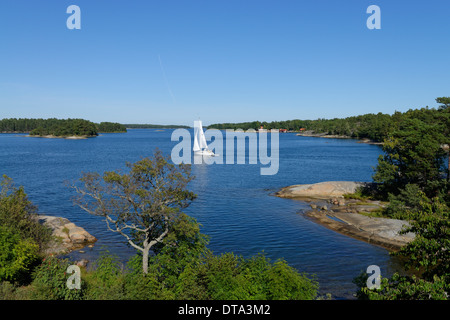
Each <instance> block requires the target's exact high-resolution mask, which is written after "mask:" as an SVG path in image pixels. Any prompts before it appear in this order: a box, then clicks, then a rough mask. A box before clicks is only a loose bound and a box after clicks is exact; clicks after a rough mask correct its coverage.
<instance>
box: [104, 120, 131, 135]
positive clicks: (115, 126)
mask: <svg viewBox="0 0 450 320" xmlns="http://www.w3.org/2000/svg"><path fill="white" fill-rule="evenodd" d="M97 129H98V132H104V133H108V132H111V133H112V132H127V128H126V127H125V126H124V125H123V124H120V123H117V122H100V123H99V124H98V125H97Z"/></svg>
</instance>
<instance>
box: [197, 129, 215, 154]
mask: <svg viewBox="0 0 450 320" xmlns="http://www.w3.org/2000/svg"><path fill="white" fill-rule="evenodd" d="M192 149H193V151H194V155H204V156H211V157H214V156H216V154H214V152H212V151H211V150H209V149H208V144H207V143H206V138H205V133H204V132H203V126H202V121H201V120H196V121H194V147H193V148H192Z"/></svg>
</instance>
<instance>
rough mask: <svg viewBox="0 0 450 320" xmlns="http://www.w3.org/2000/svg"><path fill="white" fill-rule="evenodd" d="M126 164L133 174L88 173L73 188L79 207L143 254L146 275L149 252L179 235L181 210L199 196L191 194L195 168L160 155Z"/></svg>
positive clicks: (156, 153) (115, 172)
mask: <svg viewBox="0 0 450 320" xmlns="http://www.w3.org/2000/svg"><path fill="white" fill-rule="evenodd" d="M127 166H128V168H129V169H130V171H129V172H128V173H123V174H121V173H120V172H118V171H110V172H105V173H104V174H103V176H102V177H101V176H100V175H99V174H98V173H85V174H83V177H82V178H81V179H80V181H81V182H82V185H81V186H76V185H74V186H73V188H74V189H75V190H76V191H77V193H78V195H79V196H78V197H77V199H76V200H75V203H76V204H77V205H78V206H80V208H82V209H83V210H85V211H86V212H88V213H90V214H94V215H99V216H102V217H104V218H105V221H106V223H107V226H108V229H109V230H110V231H112V232H117V233H119V234H120V235H122V236H123V237H125V238H126V240H127V242H128V244H129V245H131V246H132V247H133V248H135V249H137V250H138V251H139V252H141V253H142V257H143V260H142V268H143V272H144V273H147V272H148V259H149V253H150V250H151V249H153V248H154V247H155V245H157V244H158V243H160V242H162V241H163V240H164V238H166V237H167V236H168V235H169V234H170V233H171V232H173V231H174V229H173V228H174V224H175V222H176V221H177V218H178V217H179V215H180V213H181V210H182V209H184V208H186V207H188V206H189V204H190V203H191V201H192V200H194V199H195V197H196V195H195V194H194V193H192V192H190V191H189V190H187V184H188V183H189V182H190V181H191V180H192V179H193V177H192V176H191V174H190V166H188V165H184V164H180V165H178V166H176V165H174V164H172V163H171V162H170V158H169V157H164V156H163V154H162V153H161V152H160V151H156V152H155V153H154V155H153V157H152V158H144V159H142V160H140V161H138V162H136V163H134V164H130V163H128V164H127Z"/></svg>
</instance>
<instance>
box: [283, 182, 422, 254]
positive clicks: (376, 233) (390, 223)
mask: <svg viewBox="0 0 450 320" xmlns="http://www.w3.org/2000/svg"><path fill="white" fill-rule="evenodd" d="M367 185H368V183H362V182H353V181H328V182H320V183H316V184H303V185H293V186H289V187H285V188H282V189H281V190H280V191H278V192H277V193H276V194H275V195H276V196H278V197H281V198H288V199H297V200H302V201H306V202H308V203H310V206H311V210H308V211H306V212H304V214H305V216H307V217H308V218H309V219H311V220H312V221H314V222H316V223H319V224H321V225H323V226H325V227H327V228H329V229H331V230H334V231H336V232H339V233H341V234H344V235H346V236H350V237H352V238H355V239H358V240H362V241H365V242H367V243H370V244H374V245H378V246H381V247H383V248H385V249H388V250H391V251H397V250H399V249H400V248H402V247H403V246H405V245H406V244H407V243H408V242H410V241H412V240H413V239H414V234H412V233H407V234H400V231H401V230H402V229H403V228H404V227H406V226H408V225H409V223H408V222H406V221H403V220H397V219H389V218H381V217H372V216H369V215H370V213H371V212H373V211H377V210H381V209H383V208H384V207H385V205H386V204H385V203H382V202H380V201H372V200H356V199H345V198H344V194H350V193H355V192H356V191H357V188H358V187H360V186H367Z"/></svg>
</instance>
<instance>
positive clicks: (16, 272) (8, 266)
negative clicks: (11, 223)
mask: <svg viewBox="0 0 450 320" xmlns="http://www.w3.org/2000/svg"><path fill="white" fill-rule="evenodd" d="M0 248H1V250H0V281H11V282H19V283H24V282H27V281H28V280H29V273H30V271H31V269H32V267H33V266H34V265H35V264H36V262H37V261H38V260H39V256H38V251H39V246H38V245H37V244H36V243H33V242H32V241H31V240H22V239H21V238H20V236H19V235H18V234H17V233H14V232H13V231H11V230H10V229H9V228H6V227H4V226H0Z"/></svg>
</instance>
